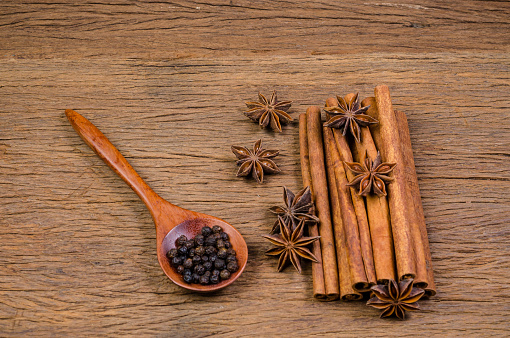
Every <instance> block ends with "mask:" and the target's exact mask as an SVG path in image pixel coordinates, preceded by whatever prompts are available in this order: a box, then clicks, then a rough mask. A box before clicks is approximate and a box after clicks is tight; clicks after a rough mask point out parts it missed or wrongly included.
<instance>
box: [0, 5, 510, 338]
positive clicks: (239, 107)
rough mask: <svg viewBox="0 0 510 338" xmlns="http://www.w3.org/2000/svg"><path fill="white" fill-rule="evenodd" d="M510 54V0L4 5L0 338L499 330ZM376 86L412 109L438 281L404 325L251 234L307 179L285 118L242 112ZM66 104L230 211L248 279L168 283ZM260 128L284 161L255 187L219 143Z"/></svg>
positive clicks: (508, 180) (139, 218) (176, 182)
mask: <svg viewBox="0 0 510 338" xmlns="http://www.w3.org/2000/svg"><path fill="white" fill-rule="evenodd" d="M73 3H75V4H73ZM509 52H510V3H508V2H505V1H448V2H436V1H430V0H425V1H415V0H406V1H400V0H384V1H383V0H380V1H379V0H377V1H372V0H360V1H358V0H353V1H349V2H335V1H296V2H291V1H279V0H273V1H256V2H251V1H239V0H232V1H222V0H215V1H205V2H200V1H171V2H166V1H147V2H145V1H143V2H142V1H127V0H126V1H110V2H102V1H68V2H66V1H61V2H56V1H46V0H41V1H2V2H1V3H0V243H1V245H0V336H53V335H59V336H69V335H71V336H83V335H104V334H107V335H126V334H128V335H155V336H190V337H191V336H215V335H226V336H236V337H238V336H256V335H265V336H275V335H282V336H295V335H308V334H316V335H334V336H340V335H342V336H410V335H418V336H444V335H450V336H466V335H467V336H490V335H495V336H504V335H508V334H510V330H509V324H508V323H509V321H510V302H509V293H510V287H509V282H508V281H509V278H510V264H509V258H508V257H509V254H510V248H509V246H510V244H509V242H510V241H509V239H510V231H509V226H510V225H509V223H510V197H509V191H510V172H509V171H510V108H509V107H510V72H509V71H510V57H509ZM377 84H387V85H388V86H389V87H390V89H391V92H392V96H393V101H394V106H395V107H396V108H398V109H401V110H403V111H405V112H406V113H407V114H408V118H409V123H410V128H411V134H412V141H413V147H414V154H415V159H416V165H417V172H418V175H419V180H420V186H421V191H422V196H423V204H424V210H425V215H426V219H427V223H428V229H429V238H430V244H431V251H432V258H433V262H434V271H435V276H436V282H437V288H438V295H437V297H434V298H433V299H431V300H429V301H423V302H422V307H423V309H424V311H422V312H420V313H413V314H412V315H411V316H410V318H409V319H408V320H407V321H405V322H398V321H394V320H379V319H378V318H377V313H378V312H377V311H376V310H375V309H371V308H368V307H366V306H365V305H364V304H363V303H361V302H357V303H340V302H334V303H320V302H317V301H314V300H312V298H311V275H310V266H309V265H307V266H306V268H305V271H304V274H303V275H299V274H297V273H296V272H295V271H293V270H292V269H291V268H288V269H287V270H285V272H283V273H277V272H276V260H274V259H272V258H268V257H266V256H265V255H264V251H265V250H267V249H268V248H269V247H270V245H269V243H267V242H266V241H265V240H264V239H263V238H262V237H261V235H262V234H265V233H267V232H268V231H269V229H270V228H271V224H272V222H273V220H274V218H273V216H272V215H271V214H270V212H269V211H268V208H269V207H271V206H273V205H278V204H280V203H281V193H282V188H281V187H282V186H284V185H285V186H288V187H290V188H292V189H293V190H297V189H299V188H300V169H299V155H298V139H297V136H298V133H297V124H292V125H289V126H287V127H285V128H284V132H283V133H281V134H275V133H272V132H268V131H265V130H260V129H259V127H258V126H257V125H256V124H254V123H252V122H250V120H248V119H247V118H246V117H245V116H244V115H243V114H242V112H243V110H244V103H243V102H244V101H247V100H254V99H256V95H257V93H258V92H259V91H261V92H263V93H266V94H269V93H270V91H272V90H273V89H276V90H277V91H278V94H279V97H280V98H281V99H289V100H294V105H293V112H294V114H293V115H294V116H295V117H296V118H297V115H298V113H301V112H304V111H305V109H306V107H307V106H309V105H312V104H316V105H323V104H324V101H325V100H326V98H327V97H329V96H332V95H335V94H346V93H348V92H351V91H359V92H360V95H361V96H362V97H365V96H369V95H373V88H374V87H375V86H376V85H377ZM66 108H72V109H75V110H77V111H78V112H80V113H82V114H83V115H85V116H86V117H87V118H89V119H90V120H91V121H92V122H93V123H95V124H96V125H97V126H98V127H99V128H100V129H101V130H102V131H103V132H104V133H105V134H106V135H107V136H108V137H109V138H110V139H111V141H112V142H113V143H114V144H115V145H116V146H118V148H119V149H120V151H121V152H122V153H123V154H124V155H125V156H126V157H127V158H128V160H129V161H130V162H131V163H132V165H133V166H134V167H135V169H137V170H138V171H139V173H140V175H141V176H142V177H143V178H145V179H146V180H147V182H148V183H149V184H150V185H151V186H152V187H153V188H154V189H155V190H156V191H157V192H158V193H159V194H161V196H163V197H164V198H167V199H168V200H170V201H172V202H174V203H176V204H178V205H180V206H182V207H185V208H189V209H192V210H197V211H200V212H204V213H209V214H213V215H215V216H218V217H220V218H223V219H225V220H227V221H228V222H230V223H231V224H233V225H235V226H236V227H237V228H238V229H239V231H240V232H241V233H242V234H243V235H244V236H245V238H246V241H247V243H248V246H249V250H250V259H249V262H248V265H247V268H246V270H245V273H244V274H243V276H242V277H241V278H240V279H239V280H238V281H237V282H236V283H234V284H233V285H232V286H230V287H228V288H227V289H225V290H223V291H221V292H218V293H217V294H213V295H197V294H193V293H190V292H188V291H186V290H183V289H180V288H178V287H177V286H175V285H174V284H172V283H171V282H170V281H169V280H168V279H167V278H166V277H165V275H164V274H163V273H162V271H161V269H160V267H159V265H158V262H157V259H156V256H155V234H154V230H153V223H152V220H151V218H150V215H149V213H148V211H147V210H146V209H145V207H144V205H143V204H142V203H141V202H140V201H139V200H138V198H137V196H136V195H135V194H134V193H133V192H132V191H131V190H130V189H129V188H128V187H127V186H126V185H125V184H124V183H123V182H122V181H121V180H120V179H119V178H118V177H117V176H115V174H114V173H113V172H112V171H110V169H108V167H106V165H104V164H103V162H102V161H101V160H100V159H99V158H98V157H96V156H95V155H94V154H93V153H92V151H91V150H90V149H89V148H88V147H87V146H86V145H85V144H84V143H83V142H82V141H81V139H80V138H79V137H78V136H77V135H76V133H75V132H74V131H73V129H72V128H71V126H70V125H69V123H68V122H67V120H66V118H65V116H64V110H65V109H66ZM259 138H262V140H263V146H264V147H267V148H279V149H280V150H281V155H280V156H279V157H278V158H277V163H278V164H279V165H280V167H281V168H282V170H283V173H281V174H279V175H273V176H267V177H266V178H267V181H266V182H265V183H264V184H263V185H257V184H256V183H255V182H254V181H248V180H244V179H238V178H236V177H235V172H236V166H235V163H234V156H233V154H232V153H231V152H230V145H232V144H236V145H250V144H252V143H253V142H254V141H255V140H257V139H259Z"/></svg>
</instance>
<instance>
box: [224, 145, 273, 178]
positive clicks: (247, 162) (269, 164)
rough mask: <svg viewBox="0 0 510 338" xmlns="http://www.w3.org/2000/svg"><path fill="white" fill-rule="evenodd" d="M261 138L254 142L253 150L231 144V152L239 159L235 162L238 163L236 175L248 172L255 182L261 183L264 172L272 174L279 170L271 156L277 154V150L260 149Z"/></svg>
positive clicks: (244, 174)
mask: <svg viewBox="0 0 510 338" xmlns="http://www.w3.org/2000/svg"><path fill="white" fill-rule="evenodd" d="M261 143H262V140H258V141H257V142H255V145H254V146H253V151H251V150H249V149H248V148H245V147H238V146H232V152H233V153H234V155H236V156H237V158H238V159H239V160H238V161H237V162H236V163H237V165H239V166H240V167H239V170H238V171H237V177H240V176H248V175H249V174H250V173H251V174H252V176H253V178H254V179H255V180H257V182H259V183H262V181H263V180H264V172H266V173H268V174H273V173H277V172H280V171H281V170H280V168H278V166H277V165H276V163H274V162H273V160H271V158H273V157H275V156H278V153H279V150H266V149H262V148H261V146H260V144H261Z"/></svg>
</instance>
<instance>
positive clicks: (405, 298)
mask: <svg viewBox="0 0 510 338" xmlns="http://www.w3.org/2000/svg"><path fill="white" fill-rule="evenodd" d="M371 290H372V292H373V294H374V297H372V298H370V299H369V300H368V302H367V305H369V306H372V307H375V308H376V309H381V310H383V312H382V313H381V316H380V318H385V317H390V316H391V315H395V316H397V317H398V318H400V319H405V311H417V310H420V307H419V305H418V304H415V303H416V302H417V301H418V300H419V299H420V298H421V297H422V296H423V294H424V293H425V291H424V290H422V289H419V288H413V280H412V279H404V280H403V281H401V282H400V283H398V284H397V282H395V281H394V280H390V282H389V283H388V286H385V285H374V286H372V288H371Z"/></svg>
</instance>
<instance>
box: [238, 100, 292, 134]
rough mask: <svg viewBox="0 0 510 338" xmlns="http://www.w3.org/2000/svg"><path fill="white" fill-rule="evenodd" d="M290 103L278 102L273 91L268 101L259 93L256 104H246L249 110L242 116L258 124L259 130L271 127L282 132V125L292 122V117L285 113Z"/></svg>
mask: <svg viewBox="0 0 510 338" xmlns="http://www.w3.org/2000/svg"><path fill="white" fill-rule="evenodd" d="M291 105H292V101H278V100H277V97H276V91H273V94H271V97H270V98H269V100H268V99H267V98H266V97H265V96H264V95H262V94H261V93H259V101H258V102H246V106H247V107H248V108H249V110H248V111H246V112H245V113H244V114H245V115H246V116H248V117H249V118H250V119H252V120H253V121H255V122H258V123H259V125H260V127H261V128H267V127H268V126H269V127H271V128H272V129H273V130H275V131H277V132H281V131H282V123H284V124H287V123H288V122H290V121H292V117H291V116H290V115H289V114H288V113H287V111H288V110H289V108H290V106H291Z"/></svg>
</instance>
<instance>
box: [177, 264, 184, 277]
mask: <svg viewBox="0 0 510 338" xmlns="http://www.w3.org/2000/svg"><path fill="white" fill-rule="evenodd" d="M183 272H184V266H183V265H179V266H178V267H177V273H179V274H181V275H182V273H183Z"/></svg>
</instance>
